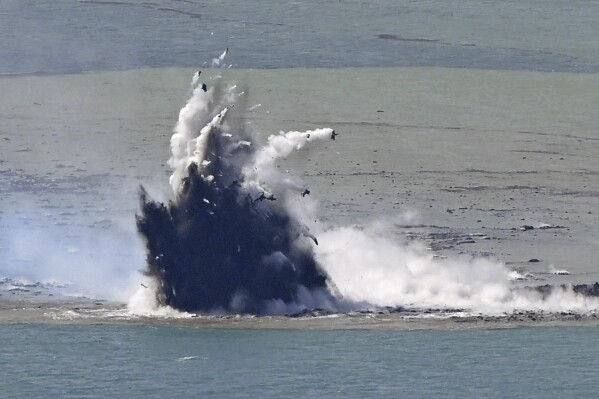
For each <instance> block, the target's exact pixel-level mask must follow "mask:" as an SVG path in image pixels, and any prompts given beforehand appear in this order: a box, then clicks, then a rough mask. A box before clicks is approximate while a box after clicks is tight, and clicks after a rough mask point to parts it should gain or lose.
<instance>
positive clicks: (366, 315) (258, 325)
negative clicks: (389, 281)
mask: <svg viewBox="0 0 599 399" xmlns="http://www.w3.org/2000/svg"><path fill="white" fill-rule="evenodd" d="M0 324H2V325H8V324H60V325H115V326H148V327H177V328H181V327H185V328H207V329H280V330H390V331H409V330H447V331H452V330H487V329H511V328H530V327H597V326H599V315H597V314H596V313H588V314H578V313H574V312H560V313H548V312H543V311H540V312H535V311H515V312H514V313H512V314H509V315H507V314H504V315H500V316H491V315H482V314H468V313H467V312H463V311H445V310H409V309H408V310H401V311H388V310H378V311H352V312H347V313H328V312H320V311H318V310H314V311H311V312H304V313H302V314H298V315H291V316H287V315H286V316H253V315H213V316H207V315H202V316H198V315H189V316H186V315H181V316H148V315H135V314H133V313H130V312H129V311H128V310H127V306H126V305H125V304H123V303H115V302H103V301H91V300H90V301H85V302H79V301H75V300H73V301H66V302H58V301H57V302H31V301H26V300H14V301H13V300H2V301H0Z"/></svg>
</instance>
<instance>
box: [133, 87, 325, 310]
mask: <svg viewBox="0 0 599 399" xmlns="http://www.w3.org/2000/svg"><path fill="white" fill-rule="evenodd" d="M196 80H197V79H194V83H193V84H194V87H193V94H192V97H191V99H190V100H189V102H188V103H187V105H186V106H185V107H184V108H183V109H182V110H181V113H180V117H179V122H178V124H177V127H176V128H175V134H174V135H173V138H172V140H171V147H172V149H173V156H172V158H171V160H170V161H169V164H170V165H171V166H172V167H173V169H174V172H173V175H172V176H171V185H172V186H173V189H174V191H175V199H174V200H172V201H170V202H168V203H167V204H164V203H160V202H156V201H153V200H152V199H150V198H149V196H148V194H147V192H146V191H145V190H144V188H143V187H142V188H141V189H140V198H141V213H140V214H139V215H137V217H136V219H137V228H138V231H139V233H140V235H141V236H142V237H143V238H144V239H145V242H146V247H147V270H146V274H147V275H148V276H150V277H152V278H153V279H154V281H155V283H156V284H155V285H156V298H157V301H158V303H159V304H160V305H167V306H171V307H173V308H175V309H178V310H182V311H187V312H201V313H214V312H224V313H232V312H233V313H251V314H264V313H271V312H273V309H279V311H280V310H281V309H285V307H292V308H293V307H295V308H294V309H296V310H297V309H298V306H299V309H302V308H305V307H306V302H309V303H310V305H307V306H317V305H319V306H322V303H323V302H326V303H329V304H331V303H334V298H333V296H332V295H331V294H330V293H329V291H328V289H327V283H328V277H327V275H326V273H325V272H324V271H323V269H322V268H321V267H320V266H319V265H318V264H317V262H316V260H315V258H314V252H313V247H312V245H314V244H313V242H316V239H315V238H314V237H313V236H311V234H310V233H307V227H305V226H304V225H303V224H302V223H301V222H300V221H299V220H297V218H296V217H294V216H293V215H292V213H290V212H289V211H288V208H287V205H286V199H287V198H288V197H289V196H291V195H296V196H298V197H299V198H301V192H302V190H297V186H296V185H289V184H288V183H285V182H283V181H282V179H279V181H277V176H276V174H275V172H274V168H272V167H271V166H272V162H273V160H274V159H275V158H277V157H278V156H283V155H285V154H287V153H288V152H291V150H293V149H295V148H299V147H301V146H302V145H304V144H305V143H307V142H308V141H311V140H313V139H322V138H324V137H330V135H331V129H319V130H316V131H312V132H305V133H300V132H289V133H287V134H280V135H278V136H274V137H275V138H276V139H277V140H282V142H283V144H287V147H289V151H287V147H285V145H283V152H282V153H281V152H280V151H281V146H277V148H276V149H275V150H273V148H272V145H270V144H269V145H268V146H265V147H264V148H262V149H261V150H260V151H257V150H255V148H254V145H253V144H252V143H251V142H250V141H249V139H248V134H247V133H246V132H245V131H243V128H242V127H240V126H238V127H237V128H231V127H230V126H229V125H228V124H227V123H226V122H225V119H226V115H227V112H228V106H230V105H231V102H232V99H234V98H235V95H234V93H233V90H234V87H233V88H230V89H229V90H225V89H223V88H221V87H220V86H217V87H212V88H209V89H208V90H207V91H206V90H204V89H203V88H202V86H201V85H198V82H196ZM236 110H237V108H236ZM198 121H201V123H198ZM206 121H208V122H206ZM232 124H234V123H232ZM269 143H270V139H269ZM279 144H280V143H279ZM273 151H274V153H273ZM263 171H267V175H261V173H262V172H263ZM267 178H268V179H267ZM267 184H270V186H271V187H269V186H268V185H267ZM310 237H312V238H313V239H314V241H312V240H310Z"/></svg>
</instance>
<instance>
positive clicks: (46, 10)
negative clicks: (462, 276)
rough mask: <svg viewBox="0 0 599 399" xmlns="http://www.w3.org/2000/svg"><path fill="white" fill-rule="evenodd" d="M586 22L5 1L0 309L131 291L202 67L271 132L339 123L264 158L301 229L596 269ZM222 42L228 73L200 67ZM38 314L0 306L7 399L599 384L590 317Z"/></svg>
mask: <svg viewBox="0 0 599 399" xmlns="http://www.w3.org/2000/svg"><path fill="white" fill-rule="evenodd" d="M597 20H599V2H597V1H590V0H586V1H584V0H577V1H565V0H553V1H541V0H538V1H536V0H525V1H519V2H503V1H501V2H499V1H485V2H480V1H474V0H473V1H469V0H456V1H450V2H447V1H348V0H339V1H330V2H315V1H294V2H274V1H259V2H257V1H246V2H238V1H204V2H201V3H200V2H194V1H175V0H170V1H167V0H163V1H158V0H157V1H153V2H145V1H133V0H131V1H95V0H93V1H92V0H81V1H71V0H59V1H33V0H31V1H22V0H4V1H2V2H0V38H1V39H0V74H1V75H0V305H2V306H0V308H2V309H4V308H10V307H11V306H12V305H10V304H11V303H17V302H15V301H16V300H17V299H18V301H19V302H18V303H19V306H21V305H20V304H21V303H25V304H26V305H24V306H23V307H24V308H25V309H23V310H22V313H23V314H24V315H26V314H28V312H29V310H27V308H28V307H29V308H31V309H33V308H37V306H41V305H38V304H40V303H47V302H52V301H55V302H56V303H64V301H65V300H63V298H69V301H70V300H72V298H83V299H77V300H80V301H87V302H86V303H89V301H92V302H91V303H93V301H96V300H97V301H104V300H111V301H116V302H118V303H125V302H127V300H128V299H129V298H130V297H131V295H132V294H133V292H134V291H135V290H137V289H138V288H139V284H140V281H143V280H141V273H140V271H141V270H142V269H143V268H144V256H145V253H144V248H143V243H142V242H141V240H140V239H139V237H138V236H137V234H136V232H135V218H134V215H135V213H136V212H137V211H138V198H137V192H138V191H137V190H138V187H139V185H140V184H143V185H144V186H145V187H146V189H148V191H149V192H150V193H151V195H153V196H154V197H156V198H158V199H162V200H167V199H169V198H170V195H171V194H170V191H169V190H170V187H169V186H168V175H169V173H170V171H169V170H168V167H167V166H166V160H167V159H168V158H169V154H170V149H169V139H170V136H171V134H172V128H173V126H174V124H175V122H176V120H177V115H178V112H179V109H180V108H181V107H182V106H183V105H184V104H185V101H186V99H187V97H188V95H189V93H188V88H189V83H190V81H191V78H192V76H193V74H194V73H195V72H196V71H197V70H198V69H202V70H203V75H202V76H205V77H206V81H207V82H208V83H209V84H210V82H211V80H212V79H217V76H219V75H222V76H223V79H225V80H226V81H228V82H232V83H236V84H238V85H239V86H240V88H242V89H243V90H245V91H246V93H247V104H246V108H247V115H246V117H247V121H248V123H249V125H250V126H251V127H252V129H253V130H254V132H255V133H256V134H257V137H258V138H260V139H262V140H266V137H267V136H268V135H270V134H273V133H278V132H279V131H280V130H284V131H288V130H306V129H313V128H317V127H331V128H334V129H335V130H336V131H337V132H338V133H339V136H338V138H337V140H336V141H335V142H327V143H324V145H322V146H319V147H318V146H316V147H314V148H309V149H306V150H305V151H304V150H302V151H301V152H298V153H296V154H293V155H291V156H290V157H288V158H287V159H286V160H285V161H283V162H282V163H281V164H280V165H279V166H280V168H281V169H282V170H288V171H289V173H290V174H293V175H296V176H300V177H301V178H302V179H303V180H304V181H305V182H306V184H307V185H308V186H309V187H310V190H311V197H312V198H314V199H315V200H316V201H317V202H318V212H317V213H318V219H317V220H315V221H314V223H315V224H316V225H327V226H328V225H335V226H337V225H341V226H348V225H352V226H353V225H359V226H365V225H368V224H370V223H372V222H376V221H380V220H382V219H386V220H389V219H393V220H394V221H395V222H394V231H393V234H394V235H395V237H397V238H398V239H401V240H406V239H407V240H409V241H416V242H419V243H422V245H424V246H425V247H428V250H429V251H430V253H431V256H433V255H434V256H435V257H436V258H439V259H444V258H455V257H476V258H485V259H491V260H492V261H493V262H497V263H501V264H503V265H505V266H506V267H508V268H510V269H512V270H513V271H514V272H517V273H518V275H519V276H521V277H522V279H521V280H519V281H515V282H514V284H519V285H543V284H563V283H565V284H569V283H593V282H595V281H599V264H598V263H597V254H598V253H599V164H598V163H597V158H598V156H599V114H597V109H599V95H598V94H597V93H599V75H598V72H599V39H598V38H599V26H598V25H597V23H596V21H597ZM225 48H228V49H229V51H228V54H227V57H226V59H225V61H226V65H230V66H231V69H210V66H211V65H212V60H213V59H214V58H216V57H218V56H219V55H220V54H221V53H222V52H223V50H224V49H225ZM522 226H532V227H533V229H530V230H529V229H523V228H522ZM315 228H318V226H316V227H315ZM365 267H366V266H365ZM65 295H66V297H63V296H65ZM61 301H62V302H61ZM98 303H100V302H98ZM27 304H30V305H27ZM394 305H398V304H394ZM44 306H50V307H52V306H53V305H44ZM64 306H66V305H64ZM64 306H63V307H64ZM77 306H78V305H76V304H75V305H72V309H70V310H69V311H68V312H71V313H68V314H69V315H71V314H73V312H75V313H76V312H77V309H78V308H77ZM13 307H14V306H13ZM17 311H19V309H17ZM36 314H37V313H36ZM39 314H40V316H39V317H38V316H36V317H34V318H33V320H32V318H31V317H25V318H26V319H27V321H26V322H24V323H23V322H21V323H19V322H15V321H14V320H15V318H4V319H3V320H4V321H3V320H2V319H0V337H2V338H1V339H0V375H1V376H2V378H0V396H1V397H3V398H25V397H41V396H43V397H105V396H124V395H126V396H127V397H142V396H143V397H165V396H167V395H168V396H178V397H196V396H199V395H201V396H208V397H316V396H318V397H344V398H346V397H348V398H353V397H356V398H357V397H408V398H410V397H413V398H420V397H448V398H453V397H471V398H478V397H489V398H493V397H497V398H499V397H532V398H535V397H538V398H541V397H542V398H563V397H588V398H591V397H596V394H595V392H596V385H597V382H598V379H597V376H596V373H595V372H594V371H595V370H596V369H597V366H598V365H597V360H596V359H597V355H598V354H597V353H596V352H597V350H596V348H597V336H598V333H599V331H598V329H597V327H582V326H579V327H541V328H509V329H492V328H491V329H489V328H488V326H487V327H485V328H474V329H470V328H468V329H466V328H463V329H458V330H457V331H455V330H454V329H453V328H444V326H445V324H443V325H441V328H437V329H435V330H429V329H427V328H426V326H424V327H420V328H418V329H417V330H414V331H403V330H402V331H400V330H393V329H391V330H384V331H382V330H378V329H369V328H366V329H363V328H362V327H360V328H358V329H347V328H345V327H344V328H339V329H332V330H307V329H301V328H300V329H287V328H286V329H281V330H278V329H264V328H260V327H255V326H252V327H251V328H249V327H248V328H236V329H229V328H189V327H186V328H182V327H179V326H175V325H171V326H169V325H168V322H167V323H166V324H167V325H161V326H153V325H152V326H149V325H148V326H133V325H94V324H89V323H83V324H82V323H81V322H79V321H77V320H78V319H77V320H71V321H68V322H65V323H59V324H49V323H54V321H53V320H51V319H49V318H48V317H46V316H43V312H40V313H39ZM65 314H67V313H66V312H64V313H63V314H62V315H63V316H64V315H65ZM17 319H18V318H17ZM7 321H10V322H9V323H7ZM574 324H575V323H574ZM512 327H513V326H512Z"/></svg>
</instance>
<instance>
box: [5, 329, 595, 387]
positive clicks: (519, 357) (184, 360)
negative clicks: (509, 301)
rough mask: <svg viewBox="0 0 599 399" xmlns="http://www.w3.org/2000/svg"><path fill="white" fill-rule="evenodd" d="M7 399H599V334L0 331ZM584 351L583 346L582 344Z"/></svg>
mask: <svg viewBox="0 0 599 399" xmlns="http://www.w3.org/2000/svg"><path fill="white" fill-rule="evenodd" d="M0 334H1V335H2V337H3V341H4V342H9V343H10V345H7V344H3V345H2V346H1V347H0V367H1V368H2V369H3V376H4V378H3V382H2V393H3V394H2V396H3V397H4V398H26V397H39V395H40V394H41V395H43V396H44V397H60V398H97V397H106V396H123V395H126V396H127V397H130V398H147V397H152V398H160V397H167V396H170V397H172V396H175V397H196V396H202V397H209V398H230V397H235V398H255V397H261V398H280V397H287V398H322V397H327V398H336V397H339V398H364V397H373V398H374V397H376V398H380V397H385V398H392V397H402V398H422V397H434V398H456V397H469V398H480V397H485V398H506V397H510V398H524V397H526V398H564V397H577V398H592V397H595V393H596V381H597V377H596V369H597V367H598V366H599V364H598V362H599V361H598V360H597V358H598V356H599V352H598V349H597V348H598V345H597V344H598V342H597V340H598V335H597V329H596V328H586V327H574V328H523V329H517V330H477V331H402V332H389V331H359V330H334V331H307V330H291V331H289V330H227V329H224V330H222V329H220V330H218V329H216V330H215V329H194V328H174V327H147V326H136V327H130V326H127V327H126V326H68V327H64V326H54V325H51V326H48V325H0ZM582 343H584V345H583V344H582Z"/></svg>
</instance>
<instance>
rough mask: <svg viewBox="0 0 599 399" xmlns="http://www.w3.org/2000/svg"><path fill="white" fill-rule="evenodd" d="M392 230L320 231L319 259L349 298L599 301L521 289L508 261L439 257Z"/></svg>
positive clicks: (448, 303) (439, 302) (462, 305)
mask: <svg viewBox="0 0 599 399" xmlns="http://www.w3.org/2000/svg"><path fill="white" fill-rule="evenodd" d="M390 236H393V234H392V232H391V229H381V228H380V225H379V228H376V229H372V228H365V229H360V228H357V227H338V228H331V229H328V230H325V231H323V232H320V233H319V242H320V245H319V246H318V247H317V248H316V253H317V259H318V260H319V261H320V263H321V264H322V265H324V267H325V269H326V271H327V272H328V273H329V275H330V277H331V278H332V280H333V281H334V282H335V284H336V286H337V288H338V289H339V291H340V292H341V294H342V295H343V296H344V299H346V300H349V301H353V302H356V303H368V304H371V305H375V306H393V307H396V306H403V307H412V308H421V309H422V308H428V309H431V308H433V309H439V308H441V309H458V308H459V309H466V310H469V311H472V312H475V313H483V314H493V315H496V314H502V313H506V312H507V313H511V312H513V311H516V310H536V311H539V310H542V311H549V312H562V311H577V312H588V311H590V310H594V309H599V300H597V299H596V298H589V297H584V296H582V295H578V294H575V293H573V292H572V291H569V290H562V289H560V288H556V289H554V291H553V293H552V294H550V295H549V296H548V297H547V298H544V299H543V298H542V296H541V294H540V293H539V292H536V291H533V290H525V289H522V288H520V289H516V288H515V286H514V285H513V282H512V281H513V273H512V272H511V270H510V269H508V268H507V267H506V266H505V265H504V264H503V263H500V262H497V261H493V260H489V259H482V258H470V257H466V256H455V257H452V258H448V259H438V258H435V257H434V256H433V254H431V253H430V252H429V251H427V250H426V249H425V248H424V246H423V245H419V244H407V243H402V242H401V241H399V240H398V239H397V238H396V239H392V238H389V237H390Z"/></svg>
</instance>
